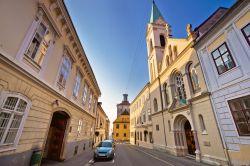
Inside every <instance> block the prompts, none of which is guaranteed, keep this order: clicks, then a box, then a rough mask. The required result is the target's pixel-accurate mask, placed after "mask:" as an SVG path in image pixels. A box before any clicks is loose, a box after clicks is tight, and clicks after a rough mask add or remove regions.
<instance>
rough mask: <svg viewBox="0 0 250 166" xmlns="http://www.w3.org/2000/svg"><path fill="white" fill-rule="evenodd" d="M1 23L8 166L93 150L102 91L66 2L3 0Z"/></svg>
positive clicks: (0, 152) (0, 143)
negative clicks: (36, 157)
mask: <svg viewBox="0 0 250 166" xmlns="http://www.w3.org/2000/svg"><path fill="white" fill-rule="evenodd" d="M13 11H14V12H13ZM6 16H8V17H6ZM0 20H1V30H0V124H1V129H0V163H1V164H0V165H1V166H9V165H12V166H16V165H17V166H20V165H29V164H30V160H31V156H32V154H33V152H35V151H38V153H40V154H41V155H42V158H45V159H51V160H59V161H61V160H65V159H66V160H67V159H69V158H71V157H73V156H74V155H77V154H80V153H83V152H84V151H86V150H89V149H91V145H92V141H93V138H94V126H95V119H96V105H97V101H98V97H99V96H100V94H101V92H100V89H99V87H98V84H97V81H96V79H95V76H94V73H93V71H92V68H91V66H90V64H89V62H88V59H87V56H86V55H85V52H84V49H83V47H82V45H81V42H80V40H79V38H78V36H77V33H76V31H75V28H74V26H73V23H72V21H71V19H70V16H69V13H68V12H67V9H66V6H65V4H64V2H63V1H61V0H39V1H30V0H22V2H17V1H3V2H1V5H0Z"/></svg>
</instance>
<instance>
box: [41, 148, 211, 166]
mask: <svg viewBox="0 0 250 166" xmlns="http://www.w3.org/2000/svg"><path fill="white" fill-rule="evenodd" d="M92 157H93V155H92V152H89V153H86V154H82V155H79V156H76V157H74V158H72V159H70V160H67V161H65V162H52V161H47V162H46V163H44V164H42V166H152V165H154V166H206V165H207V164H203V163H197V162H195V161H194V160H193V159H189V158H186V157H176V156H172V155H170V154H167V153H164V152H159V151H156V150H151V149H146V148H141V147H137V146H133V145H128V144H118V145H117V146H116V151H115V158H114V160H109V161H106V160H99V161H95V162H94V161H93V159H92Z"/></svg>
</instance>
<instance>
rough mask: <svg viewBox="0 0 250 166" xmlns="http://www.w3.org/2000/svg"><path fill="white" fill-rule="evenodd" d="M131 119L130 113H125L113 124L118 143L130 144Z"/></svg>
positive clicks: (115, 138) (114, 135) (114, 136)
mask: <svg viewBox="0 0 250 166" xmlns="http://www.w3.org/2000/svg"><path fill="white" fill-rule="evenodd" d="M129 138H130V119H129V113H128V111H126V110H125V111H123V113H122V114H120V115H119V116H118V117H117V118H116V120H115V121H114V122H113V139H114V140H115V141H117V142H129Z"/></svg>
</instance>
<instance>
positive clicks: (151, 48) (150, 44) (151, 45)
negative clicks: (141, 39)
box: [149, 39, 153, 53]
mask: <svg viewBox="0 0 250 166" xmlns="http://www.w3.org/2000/svg"><path fill="white" fill-rule="evenodd" d="M152 50H153V42H152V39H150V41H149V53H151V51H152Z"/></svg>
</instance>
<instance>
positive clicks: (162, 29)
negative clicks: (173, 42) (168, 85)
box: [146, 1, 172, 82]
mask: <svg viewBox="0 0 250 166" xmlns="http://www.w3.org/2000/svg"><path fill="white" fill-rule="evenodd" d="M171 36H172V35H171V27H170V25H169V24H167V22H166V21H165V20H164V18H163V17H162V14H161V13H160V11H159V9H158V8H157V6H156V4H155V2H154V1H153V4H152V11H151V17H150V20H149V23H148V27H147V32H146V41H147V48H148V69H149V78H150V82H153V81H154V80H155V79H156V78H157V77H158V75H159V68H160V66H161V61H162V58H163V54H164V49H165V45H166V44H167V43H166V42H167V40H166V39H167V38H169V37H171Z"/></svg>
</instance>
